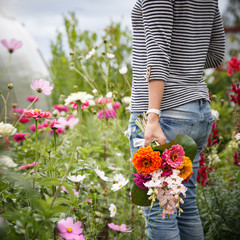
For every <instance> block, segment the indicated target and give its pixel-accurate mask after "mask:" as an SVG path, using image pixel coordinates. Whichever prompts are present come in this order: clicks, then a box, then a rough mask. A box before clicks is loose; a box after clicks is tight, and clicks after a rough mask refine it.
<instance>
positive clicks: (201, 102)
mask: <svg viewBox="0 0 240 240" xmlns="http://www.w3.org/2000/svg"><path fill="white" fill-rule="evenodd" d="M202 105H203V100H202V99H200V109H202Z"/></svg>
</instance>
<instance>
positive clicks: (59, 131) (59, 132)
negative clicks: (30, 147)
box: [49, 128, 66, 135]
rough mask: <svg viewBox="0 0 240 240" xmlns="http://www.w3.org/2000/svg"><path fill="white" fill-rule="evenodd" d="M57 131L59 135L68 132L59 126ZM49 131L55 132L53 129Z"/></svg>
mask: <svg viewBox="0 0 240 240" xmlns="http://www.w3.org/2000/svg"><path fill="white" fill-rule="evenodd" d="M55 132H56V134H57V135H59V134H65V133H66V131H65V130H64V129H62V128H57V129H56V131H55ZM49 133H50V134H53V130H50V131H49Z"/></svg>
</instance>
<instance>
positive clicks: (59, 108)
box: [54, 104, 68, 112]
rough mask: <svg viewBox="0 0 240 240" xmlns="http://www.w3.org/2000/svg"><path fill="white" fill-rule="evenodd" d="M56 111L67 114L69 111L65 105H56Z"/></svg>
mask: <svg viewBox="0 0 240 240" xmlns="http://www.w3.org/2000/svg"><path fill="white" fill-rule="evenodd" d="M54 109H57V110H58V111H59V112H67V111H68V107H67V106H65V105H63V104H56V105H54Z"/></svg>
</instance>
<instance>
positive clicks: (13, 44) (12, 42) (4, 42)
mask: <svg viewBox="0 0 240 240" xmlns="http://www.w3.org/2000/svg"><path fill="white" fill-rule="evenodd" d="M1 43H2V45H3V46H4V47H6V48H7V49H8V51H9V53H13V52H14V51H15V50H17V49H19V48H21V47H22V45H23V43H22V42H21V41H18V40H16V39H14V38H13V39H11V40H10V42H9V43H8V42H7V40H6V39H3V40H1Z"/></svg>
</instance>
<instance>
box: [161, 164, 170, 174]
mask: <svg viewBox="0 0 240 240" xmlns="http://www.w3.org/2000/svg"><path fill="white" fill-rule="evenodd" d="M162 170H163V171H164V172H168V171H170V170H171V167H170V166H169V165H167V164H166V165H164V166H163V167H162Z"/></svg>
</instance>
